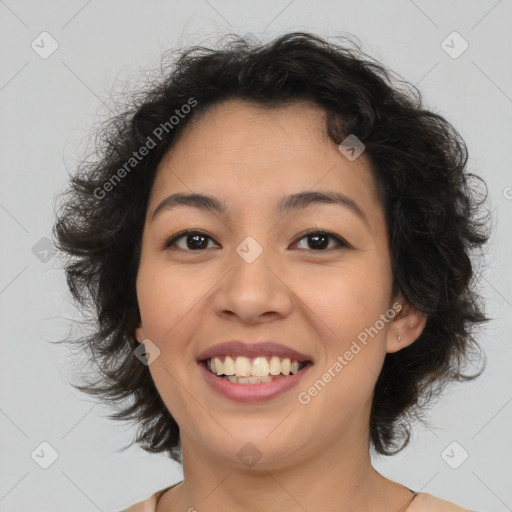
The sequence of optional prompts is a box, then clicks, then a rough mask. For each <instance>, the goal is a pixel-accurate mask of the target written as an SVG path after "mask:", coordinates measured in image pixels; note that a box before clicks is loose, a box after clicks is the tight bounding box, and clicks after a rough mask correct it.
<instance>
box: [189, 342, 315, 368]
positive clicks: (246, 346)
mask: <svg viewBox="0 0 512 512" xmlns="http://www.w3.org/2000/svg"><path fill="white" fill-rule="evenodd" d="M224 355H229V356H235V357H236V356H244V357H258V356H262V357H267V356H270V357H271V356H279V357H289V358H290V359H295V360H297V361H299V363H302V362H306V361H310V362H313V358H312V357H311V356H308V355H306V354H301V353H300V352H297V350H294V349H293V348H290V347H286V346H285V345H281V344H280V343H276V342H274V341H261V342H258V343H245V342H243V341H227V342H225V343H220V344H218V345H214V346H212V347H209V348H207V349H206V350H203V352H201V353H200V354H199V355H198V356H197V360H198V361H205V360H207V359H210V358H212V357H216V356H224Z"/></svg>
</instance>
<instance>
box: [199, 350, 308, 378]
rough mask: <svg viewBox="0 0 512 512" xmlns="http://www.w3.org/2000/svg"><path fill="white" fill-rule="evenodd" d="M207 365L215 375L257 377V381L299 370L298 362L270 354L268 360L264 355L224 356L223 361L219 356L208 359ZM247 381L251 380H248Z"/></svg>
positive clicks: (294, 372)
mask: <svg viewBox="0 0 512 512" xmlns="http://www.w3.org/2000/svg"><path fill="white" fill-rule="evenodd" d="M207 367H208V368H209V370H210V371H211V372H212V373H214V374H215V375H228V376H233V377H248V378H250V377H258V382H266V380H264V379H265V378H266V377H268V378H269V379H272V377H271V376H272V375H281V374H282V375H289V374H290V373H292V374H293V375H295V374H296V373H297V372H298V371H299V368H300V363H299V362H298V361H295V360H293V361H292V360H290V358H288V357H284V358H280V357H278V356H272V357H271V358H270V362H269V361H268V359H267V358H266V357H255V358H252V360H251V359H250V358H248V357H243V356H238V357H236V358H233V357H231V356H225V357H224V362H222V361H221V358H220V357H213V358H211V359H208V361H207ZM228 380H231V379H228ZM232 382H234V381H232ZM248 383H251V382H249V381H248ZM254 383H256V382H254Z"/></svg>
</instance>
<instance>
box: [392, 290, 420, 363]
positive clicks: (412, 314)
mask: <svg viewBox="0 0 512 512" xmlns="http://www.w3.org/2000/svg"><path fill="white" fill-rule="evenodd" d="M399 303H400V304H401V306H402V307H401V309H400V312H399V313H398V314H397V315H396V317H395V318H394V319H393V321H392V322H391V325H390V328H389V330H388V334H387V345H386V352H389V353H392V352H398V351H399V350H401V349H402V348H405V347H408V346H409V345H411V344H412V343H414V342H415V341H416V340H417V339H418V338H419V337H420V336H421V333H422V332H423V329H424V328H425V325H426V323H427V317H426V316H425V315H424V314H423V313H421V312H420V311H418V310H417V309H416V308H414V307H413V306H411V304H410V303H409V302H408V301H407V300H405V298H404V297H400V300H399Z"/></svg>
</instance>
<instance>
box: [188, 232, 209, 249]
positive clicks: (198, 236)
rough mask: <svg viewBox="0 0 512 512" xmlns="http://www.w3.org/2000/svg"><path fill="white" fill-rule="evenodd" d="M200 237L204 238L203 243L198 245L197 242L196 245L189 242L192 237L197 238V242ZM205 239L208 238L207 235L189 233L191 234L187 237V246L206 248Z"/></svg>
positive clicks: (190, 247)
mask: <svg viewBox="0 0 512 512" xmlns="http://www.w3.org/2000/svg"><path fill="white" fill-rule="evenodd" d="M200 238H202V239H203V243H202V244H199V245H197V244H196V245H194V243H189V242H190V240H191V239H192V240H195V241H196V242H197V240H198V239H200ZM205 239H206V237H205V236H203V235H189V236H188V237H187V247H188V248H189V249H198V248H199V249H202V248H204V246H205V244H204V240H205Z"/></svg>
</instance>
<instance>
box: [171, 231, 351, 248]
mask: <svg viewBox="0 0 512 512" xmlns="http://www.w3.org/2000/svg"><path fill="white" fill-rule="evenodd" d="M187 235H200V236H203V237H205V238H209V239H210V240H213V238H212V237H210V236H209V235H207V234H206V233H203V232H201V231H195V230H185V231H180V232H179V233H177V234H176V235H174V236H172V237H171V238H169V239H168V240H167V241H166V242H165V245H164V249H170V248H171V247H172V246H173V245H174V244H175V243H176V241H177V240H179V239H180V238H183V237H186V236H187ZM313 235H320V236H326V237H328V238H331V239H333V240H335V241H336V243H337V245H338V248H345V249H351V248H352V246H351V245H350V244H349V243H348V242H346V241H345V240H344V239H343V238H341V237H339V236H338V235H335V234H334V233H331V232H330V231H324V230H321V231H319V230H313V231H307V232H306V233H302V234H301V236H300V238H298V239H297V241H296V242H294V244H296V243H297V242H300V241H301V240H302V239H303V238H307V237H308V236H313ZM179 250H182V251H186V252H202V251H205V250H206V249H196V250H191V249H179ZM300 250H307V251H309V252H329V251H331V250H333V248H332V247H331V248H330V249H318V250H314V249H300Z"/></svg>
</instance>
